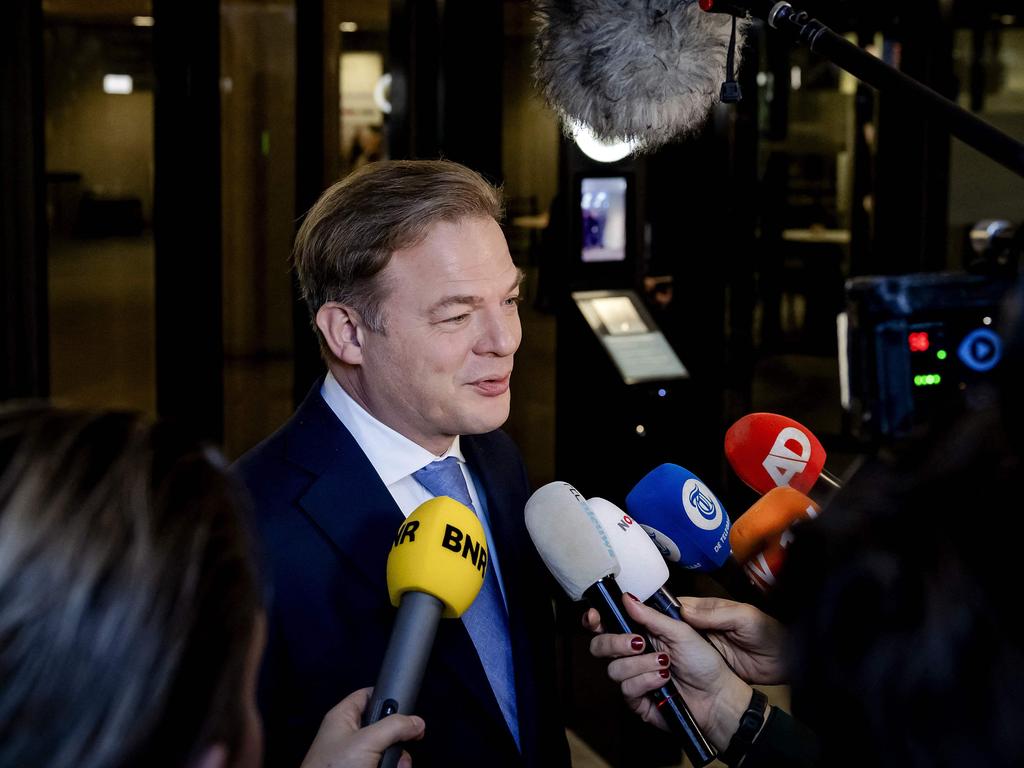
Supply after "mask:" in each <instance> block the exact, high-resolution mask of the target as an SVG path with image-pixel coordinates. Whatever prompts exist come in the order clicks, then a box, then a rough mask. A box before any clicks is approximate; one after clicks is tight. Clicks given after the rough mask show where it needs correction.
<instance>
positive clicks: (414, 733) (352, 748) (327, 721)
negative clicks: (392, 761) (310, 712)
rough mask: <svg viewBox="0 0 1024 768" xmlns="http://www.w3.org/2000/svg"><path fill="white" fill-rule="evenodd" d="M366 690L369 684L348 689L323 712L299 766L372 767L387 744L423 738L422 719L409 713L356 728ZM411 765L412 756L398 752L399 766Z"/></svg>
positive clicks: (400, 767) (368, 699)
mask: <svg viewBox="0 0 1024 768" xmlns="http://www.w3.org/2000/svg"><path fill="white" fill-rule="evenodd" d="M370 693H371V689H370V688H362V689H360V690H358V691H356V692H355V693H351V694H349V695H348V696H346V697H345V698H344V699H342V700H341V702H340V703H339V704H337V705H336V706H335V707H334V708H333V709H331V711H330V712H328V713H327V714H326V715H324V719H323V722H322V723H321V724H320V730H319V731H317V734H316V738H315V739H314V740H313V744H312V746H310V748H309V751H308V752H307V753H306V757H305V759H304V760H303V761H302V766H301V768H376V766H377V765H378V764H379V763H380V760H381V756H382V755H383V754H384V751H385V750H386V749H388V747H390V746H392V745H394V744H398V743H399V742H404V741H413V740H415V739H421V738H423V733H424V723H423V720H422V719H421V718H419V717H416V716H411V715H393V716H391V717H386V718H384V719H383V720H380V721H378V722H376V723H374V724H373V725H368V726H366V727H365V728H360V726H359V722H360V719H361V717H362V715H363V712H364V711H365V710H366V705H367V703H368V702H369V701H370ZM411 765H412V759H411V758H410V757H409V755H408V754H407V753H402V759H401V760H399V762H398V766H399V768H409V766H411Z"/></svg>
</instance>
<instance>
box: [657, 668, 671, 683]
mask: <svg viewBox="0 0 1024 768" xmlns="http://www.w3.org/2000/svg"><path fill="white" fill-rule="evenodd" d="M658 674H659V675H661V676H662V677H663V678H665V679H666V680H667V679H668V675H669V672H668V670H667V669H659V670H658Z"/></svg>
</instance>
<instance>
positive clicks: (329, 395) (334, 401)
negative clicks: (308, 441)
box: [320, 371, 507, 603]
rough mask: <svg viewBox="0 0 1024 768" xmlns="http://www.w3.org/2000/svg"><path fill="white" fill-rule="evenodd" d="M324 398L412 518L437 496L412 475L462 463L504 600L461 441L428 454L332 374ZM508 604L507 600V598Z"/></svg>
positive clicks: (488, 532)
mask: <svg viewBox="0 0 1024 768" xmlns="http://www.w3.org/2000/svg"><path fill="white" fill-rule="evenodd" d="M320 395H321V396H322V397H323V399H324V400H325V401H326V403H327V405H328V407H330V409H331V410H332V411H333V412H334V415H335V416H337V417H338V419H339V420H340V421H341V423H342V424H344V425H345V428H346V429H347V430H348V431H349V432H350V433H351V434H352V437H353V438H355V441H356V443H358V444H359V447H360V448H361V449H362V451H363V453H364V454H366V458H368V459H369V460H370V464H372V465H373V468H374V469H375V470H376V471H377V474H378V475H380V479H381V480H382V481H383V482H384V485H385V486H386V487H387V489H388V492H389V493H390V494H391V498H393V499H394V500H395V504H397V505H398V508H399V509H400V510H401V511H402V514H403V515H405V516H406V517H408V516H409V515H411V514H412V512H413V510H415V509H416V507H418V506H419V505H420V504H422V503H423V502H425V501H429V500H430V499H432V498H434V495H433V494H432V493H431V492H430V491H428V490H427V489H426V488H424V487H423V486H422V485H420V484H419V483H418V482H417V481H416V479H415V478H414V477H413V476H412V473H413V472H415V471H417V470H418V469H422V468H423V467H425V466H426V465H427V464H429V463H430V462H432V461H442V460H444V459H446V458H448V457H449V456H454V457H455V458H456V459H458V460H459V467H460V468H461V469H462V474H463V476H464V477H465V479H466V487H467V488H468V489H469V497H470V499H471V500H472V502H473V508H474V509H475V510H476V512H477V517H479V518H480V522H481V523H482V524H483V527H484V535H485V536H486V538H487V562H488V564H489V565H490V566H491V567H492V568H494V575H495V576H496V577H497V578H498V584H499V586H501V594H502V597H504V596H505V586H504V583H503V582H502V580H501V568H500V567H499V565H498V554H497V550H496V549H495V546H494V538H493V537H492V535H491V526H490V523H489V522H488V519H487V504H486V502H484V501H483V497H482V494H480V493H478V492H477V484H476V480H475V479H474V477H473V473H472V472H471V471H470V470H469V466H468V465H467V464H466V459H465V457H464V456H463V455H462V449H461V448H460V447H459V437H458V435H456V437H455V439H454V440H453V441H452V444H451V446H450V447H449V448H448V450H447V451H445V452H444V453H443V454H441V455H440V456H436V455H435V454H433V453H431V452H430V451H428V450H427V449H426V448H424V447H423V446H422V445H419V444H417V443H414V442H413V441H412V440H410V439H409V438H407V437H406V436H405V435H402V434H400V433H398V432H396V431H395V430H393V429H392V428H391V427H389V426H388V425H387V424H384V423H382V422H380V421H378V420H377V419H376V418H375V417H374V416H373V415H371V414H370V413H369V412H367V411H366V410H365V409H364V408H363V407H362V406H361V405H359V403H357V402H356V401H355V400H353V399H352V396H351V395H349V393H348V392H346V391H345V390H344V389H343V388H342V386H341V385H340V384H339V383H338V381H337V379H335V378H334V375H333V374H332V373H331V372H330V371H328V372H327V376H326V377H325V378H324V383H323V386H322V387H320ZM506 603H507V598H506Z"/></svg>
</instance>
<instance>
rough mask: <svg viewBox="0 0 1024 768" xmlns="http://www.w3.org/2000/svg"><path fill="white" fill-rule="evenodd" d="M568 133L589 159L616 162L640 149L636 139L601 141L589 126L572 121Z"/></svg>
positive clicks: (600, 161)
mask: <svg viewBox="0 0 1024 768" xmlns="http://www.w3.org/2000/svg"><path fill="white" fill-rule="evenodd" d="M569 133H570V134H571V135H572V138H573V141H575V142H576V146H577V147H579V148H580V151H581V152H582V153H583V154H584V155H586V156H587V157H589V158H590V159H591V160H596V161H597V162H599V163H617V162H618V161H619V160H622V159H623V158H625V157H627V156H628V155H632V154H633V153H634V152H636V151H637V150H638V149H640V142H639V141H637V140H636V139H632V140H630V141H601V140H600V139H599V138H597V137H596V136H595V135H594V132H593V131H592V130H591V129H590V126H587V125H584V124H583V123H578V122H576V121H572V122H570V123H569Z"/></svg>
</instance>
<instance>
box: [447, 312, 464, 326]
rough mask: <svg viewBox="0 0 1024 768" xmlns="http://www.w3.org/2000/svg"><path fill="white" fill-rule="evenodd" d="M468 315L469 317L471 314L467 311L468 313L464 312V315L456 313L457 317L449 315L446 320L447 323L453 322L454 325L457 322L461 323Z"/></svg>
mask: <svg viewBox="0 0 1024 768" xmlns="http://www.w3.org/2000/svg"><path fill="white" fill-rule="evenodd" d="M467 317H469V314H468V313H466V314H462V315H456V316H455V317H449V318H446V319H445V321H444V322H446V323H452V324H453V325H454V324H456V323H461V322H462V321H463V320H465V319H466V318H467Z"/></svg>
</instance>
